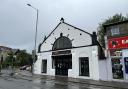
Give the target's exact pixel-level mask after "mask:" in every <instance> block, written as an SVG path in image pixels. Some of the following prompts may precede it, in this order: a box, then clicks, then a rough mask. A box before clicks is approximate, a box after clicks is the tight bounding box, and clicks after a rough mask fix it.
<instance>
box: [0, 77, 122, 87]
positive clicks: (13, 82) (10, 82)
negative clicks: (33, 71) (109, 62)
mask: <svg viewBox="0 0 128 89" xmlns="http://www.w3.org/2000/svg"><path fill="white" fill-rule="evenodd" d="M0 89H121V88H113V87H105V86H97V85H88V84H80V83H72V82H64V81H57V80H47V79H41V78H28V79H27V78H23V77H22V78H14V77H9V76H2V77H0Z"/></svg>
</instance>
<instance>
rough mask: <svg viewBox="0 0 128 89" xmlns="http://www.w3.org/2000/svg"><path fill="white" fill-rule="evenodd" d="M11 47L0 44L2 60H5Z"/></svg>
mask: <svg viewBox="0 0 128 89" xmlns="http://www.w3.org/2000/svg"><path fill="white" fill-rule="evenodd" d="M11 50H12V48H9V47H6V46H0V60H1V61H4V60H6V57H7V56H8V53H9V52H11Z"/></svg>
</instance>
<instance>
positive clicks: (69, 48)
mask: <svg viewBox="0 0 128 89" xmlns="http://www.w3.org/2000/svg"><path fill="white" fill-rule="evenodd" d="M89 46H95V45H85V46H78V47H71V48H65V49H59V50H47V51H40V52H39V53H44V52H51V51H61V50H69V49H74V48H83V47H89Z"/></svg>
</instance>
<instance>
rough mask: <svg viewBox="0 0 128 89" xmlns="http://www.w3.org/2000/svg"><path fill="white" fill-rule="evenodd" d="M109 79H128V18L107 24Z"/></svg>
mask: <svg viewBox="0 0 128 89" xmlns="http://www.w3.org/2000/svg"><path fill="white" fill-rule="evenodd" d="M104 27H105V31H106V36H105V39H106V50H107V60H108V65H107V66H109V67H108V68H109V70H108V75H109V78H108V79H109V80H128V20H126V21H121V22H117V23H112V24H108V25H105V26H104Z"/></svg>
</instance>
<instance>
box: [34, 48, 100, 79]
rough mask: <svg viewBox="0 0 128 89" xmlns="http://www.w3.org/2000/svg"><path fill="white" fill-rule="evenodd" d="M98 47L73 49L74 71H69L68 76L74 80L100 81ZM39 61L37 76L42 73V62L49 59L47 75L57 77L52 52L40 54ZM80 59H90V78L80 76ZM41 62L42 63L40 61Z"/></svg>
mask: <svg viewBox="0 0 128 89" xmlns="http://www.w3.org/2000/svg"><path fill="white" fill-rule="evenodd" d="M97 51H98V49H97V46H90V47H83V48H76V49H72V50H71V52H72V69H69V71H68V76H69V77H74V78H85V79H94V80H99V78H100V75H99V64H98V54H97ZM38 57H39V59H38V61H37V63H36V64H35V65H36V66H37V67H36V68H37V69H36V70H37V71H36V74H42V73H41V69H40V68H41V67H40V66H41V65H42V64H41V61H42V60H43V59H44V60H46V59H47V65H48V66H47V73H46V74H47V75H53V76H54V75H55V69H52V58H51V52H45V53H40V54H39V55H38ZM80 57H89V71H90V76H89V77H84V76H79V58H80ZM39 60H40V61H39Z"/></svg>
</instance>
